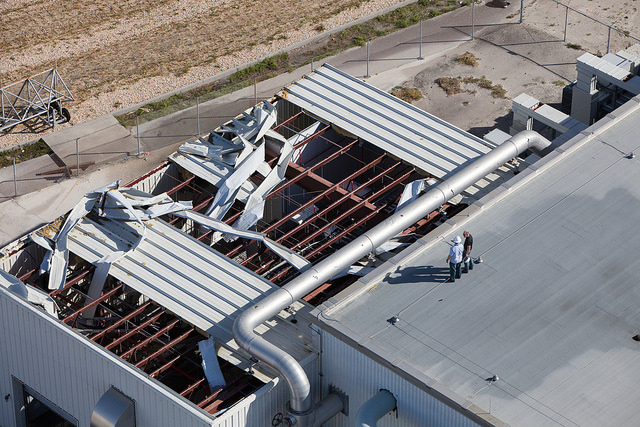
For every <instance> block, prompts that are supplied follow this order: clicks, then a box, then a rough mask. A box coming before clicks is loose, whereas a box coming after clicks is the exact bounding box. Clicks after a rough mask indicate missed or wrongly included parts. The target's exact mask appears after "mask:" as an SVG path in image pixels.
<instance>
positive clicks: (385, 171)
mask: <svg viewBox="0 0 640 427" xmlns="http://www.w3.org/2000/svg"><path fill="white" fill-rule="evenodd" d="M382 157H384V156H381V157H379V158H378V159H376V160H379V161H381V160H382ZM376 164H377V163H376ZM399 165H400V162H398V163H395V164H394V165H392V166H391V167H388V168H387V169H385V170H384V171H382V172H380V173H379V174H377V175H376V176H374V177H373V178H371V179H370V180H368V181H367V182H365V183H364V184H362V185H361V186H360V187H358V188H354V189H353V190H351V191H350V192H349V193H347V194H345V195H344V196H342V197H341V198H340V199H338V200H336V201H334V202H333V203H332V204H331V205H329V206H328V207H327V208H326V209H323V210H322V211H320V212H316V213H315V214H314V215H312V216H311V217H309V218H307V221H305V223H306V222H310V221H312V220H314V219H315V218H319V217H320V216H321V215H324V214H325V213H327V212H330V211H331V209H333V208H335V207H337V206H339V205H341V204H342V203H344V202H345V201H347V200H349V199H350V198H351V197H352V196H353V195H354V194H356V193H357V192H358V191H362V187H365V186H368V185H370V184H371V183H373V182H375V181H377V180H378V179H380V178H382V177H384V176H385V175H386V174H387V173H389V172H390V171H392V170H393V169H395V168H397V167H398V166H399ZM373 166H375V165H373V164H368V165H366V166H364V167H363V168H362V169H360V170H359V171H358V172H359V173H358V174H361V173H364V172H365V171H367V170H369V169H371V168H372V167H373ZM348 179H349V181H350V180H351V179H352V176H349V177H348ZM374 194H376V193H374ZM372 199H373V197H371V196H370V197H368V198H367V199H364V200H362V201H361V202H359V203H358V204H357V205H356V206H361V205H362V204H363V202H364V204H365V206H366V205H371V206H374V208H375V205H373V204H371V203H368V200H372ZM349 211H351V209H349ZM339 221H340V219H334V218H331V221H327V224H326V225H325V226H324V227H322V228H321V229H319V230H316V231H315V232H314V233H313V234H312V236H313V237H311V238H310V239H305V240H304V241H302V242H300V243H298V244H296V245H295V246H293V248H297V247H300V246H301V245H303V244H305V243H307V242H308V241H310V240H313V239H314V238H315V237H316V236H317V235H319V234H320V233H322V232H323V231H324V230H326V229H327V228H329V227H330V226H331V225H334V224H337V223H338V222H339ZM305 223H303V224H300V225H299V226H297V227H295V228H294V229H292V230H290V231H289V232H288V233H287V234H285V235H283V236H282V237H280V238H278V239H277V240H276V241H277V242H282V241H284V240H285V239H286V238H288V237H290V236H292V235H293V234H295V233H297V232H298V231H299V230H300V229H301V228H302V227H303V226H304V225H305ZM293 248H292V249H293Z"/></svg>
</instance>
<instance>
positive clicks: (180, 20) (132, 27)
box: [0, 0, 402, 148]
mask: <svg viewBox="0 0 640 427" xmlns="http://www.w3.org/2000/svg"><path fill="white" fill-rule="evenodd" d="M401 1H402V0H369V1H365V2H362V3H361V4H360V6H358V7H356V8H353V7H352V8H348V9H345V10H343V11H342V12H340V13H338V14H337V15H334V16H332V17H329V18H328V19H325V20H323V21H320V22H318V21H312V20H311V19H309V22H305V23H304V24H303V25H300V26H298V27H297V28H295V27H294V28H289V29H288V30H287V31H286V32H284V33H279V34H278V37H277V38H275V39H274V40H271V41H270V42H269V43H258V44H255V45H253V46H250V45H251V43H245V45H247V47H246V48H244V49H241V50H239V51H236V52H233V53H231V54H228V55H224V56H220V57H217V58H216V59H215V61H213V62H211V63H209V64H206V65H200V66H193V67H190V68H189V70H188V71H187V72H185V73H183V74H178V73H174V72H168V73H163V74H162V75H158V76H152V77H144V78H141V79H138V78H133V79H126V78H125V79H123V80H125V81H126V80H132V82H131V83H124V84H120V83H118V82H115V84H112V85H111V86H110V87H107V88H105V89H103V90H102V91H100V92H99V93H95V94H93V95H92V96H90V97H88V98H87V99H83V100H80V101H76V102H74V103H73V104H72V105H71V106H69V107H68V108H69V110H70V111H71V114H72V121H71V122H70V123H67V124H62V125H59V126H57V127H56V129H57V130H59V129H60V128H65V127H69V126H72V125H73V124H74V123H81V122H84V121H86V120H90V119H92V118H95V117H98V116H101V115H103V114H108V113H110V112H112V111H114V110H116V109H119V108H124V107H127V106H131V105H135V104H138V103H140V102H143V101H145V100H147V99H150V98H153V97H156V96H158V95H161V94H163V93H166V92H169V91H172V90H175V89H178V88H180V87H183V86H186V85H189V84H193V83H196V82H198V81H201V80H203V79H205V78H208V77H210V76H212V75H215V74H218V73H221V72H223V71H225V70H228V69H231V68H234V67H238V66H241V65H242V64H245V63H248V62H250V61H253V60H255V59H259V58H262V57H265V56H268V55H269V54H270V53H271V52H275V51H277V50H280V49H282V48H286V47H288V46H291V45H293V44H295V43H298V42H300V41H303V40H305V39H308V38H310V37H312V36H315V35H317V34H318V31H317V30H316V29H315V28H318V26H319V25H321V26H322V27H324V29H325V30H330V29H333V28H336V27H339V26H341V25H344V24H347V23H349V22H352V21H354V20H356V19H358V18H361V17H363V16H366V15H370V14H373V13H375V12H377V11H379V10H382V9H385V8H387V7H390V6H393V5H395V4H397V3H400V2H401ZM37 3H38V1H36V0H31V1H24V0H23V1H20V0H7V1H5V2H3V3H1V4H0V13H2V14H4V15H5V16H7V17H11V16H12V14H15V13H18V9H20V11H23V10H24V8H25V7H26V6H28V5H31V4H34V5H35V4H37ZM224 3H229V0H219V1H214V2H202V1H201V0H182V1H180V2H170V3H169V4H167V5H166V6H163V7H158V8H153V9H150V10H148V11H145V12H143V13H139V14H136V15H135V16H133V17H130V18H129V17H122V18H121V19H118V20H116V21H111V22H105V23H98V24H96V25H93V26H91V31H90V32H88V33H87V32H85V33H83V32H82V31H80V30H77V31H75V30H74V29H71V30H70V31H69V34H66V35H65V37H61V38H60V39H56V40H53V39H52V40H51V41H47V42H45V43H39V42H38V44H37V48H35V49H32V48H30V49H21V50H17V51H16V52H12V53H11V57H10V60H8V61H0V75H1V76H7V75H12V74H16V73H18V72H19V70H33V69H42V64H47V63H52V62H54V61H55V60H56V59H57V58H72V57H78V56H81V55H84V54H91V53H92V52H96V51H98V50H99V49H104V48H105V47H107V48H108V47H110V46H114V45H116V44H118V43H126V42H127V40H130V39H134V38H137V37H138V38H139V37H144V36H145V34H152V33H154V32H156V33H157V32H159V31H160V28H161V27H166V26H167V23H168V22H170V23H171V25H172V26H174V27H175V26H177V27H180V26H181V25H182V26H187V25H189V23H190V22H191V21H194V20H196V19H198V17H201V16H203V15H206V14H211V13H212V10H215V8H216V7H218V6H220V5H222V4H224ZM294 3H295V2H291V4H292V5H293V4H294ZM320 3H322V2H320ZM330 3H335V2H330ZM342 3H345V4H346V3H347V2H345V1H343V2H342ZM322 7H323V6H320V8H322ZM45 16H46V15H45ZM16 36H19V34H18V35H16ZM5 41H6V40H5ZM16 43H17V41H16ZM9 44H11V42H9ZM141 54H142V53H141ZM60 74H61V77H62V78H63V80H65V82H67V84H68V85H70V84H69V82H68V81H67V79H66V78H65V75H64V73H63V71H60ZM25 77H26V76H23V77H20V78H25ZM14 81H15V80H14ZM18 81H19V80H18ZM2 84H3V85H6V84H7V82H6V80H5V79H4V78H3V81H2ZM70 86H71V87H70V89H71V91H72V93H74V87H73V85H70ZM17 128H18V127H16V128H14V129H17ZM52 131H53V129H47V130H45V131H44V132H42V133H38V134H34V133H32V132H29V131H28V130H27V129H18V131H17V132H16V131H15V130H14V131H13V132H12V133H9V134H5V135H3V136H0V148H7V147H12V146H14V145H16V144H19V143H22V142H25V141H30V140H32V139H34V138H36V137H39V136H41V135H43V134H46V133H49V132H52Z"/></svg>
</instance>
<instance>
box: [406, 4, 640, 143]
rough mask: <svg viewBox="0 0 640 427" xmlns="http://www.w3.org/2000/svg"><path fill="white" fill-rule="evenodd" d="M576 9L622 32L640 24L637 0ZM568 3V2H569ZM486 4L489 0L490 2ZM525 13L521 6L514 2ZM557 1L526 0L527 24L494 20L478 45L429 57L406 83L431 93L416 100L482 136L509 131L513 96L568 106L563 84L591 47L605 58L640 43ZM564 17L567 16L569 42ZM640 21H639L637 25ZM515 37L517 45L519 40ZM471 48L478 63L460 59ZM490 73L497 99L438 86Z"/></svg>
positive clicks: (486, 92) (473, 88) (475, 89)
mask: <svg viewBox="0 0 640 427" xmlns="http://www.w3.org/2000/svg"><path fill="white" fill-rule="evenodd" d="M566 3H568V4H569V6H570V7H572V8H573V9H575V10H577V11H579V12H581V13H584V14H585V15H588V16H591V17H592V18H594V19H597V20H598V21H601V22H605V23H608V24H610V25H615V26H616V28H619V29H620V30H623V31H624V30H626V29H629V30H630V34H631V35H633V36H635V37H638V36H640V32H639V33H635V32H634V28H640V15H639V14H638V11H637V9H636V2H630V1H601V0H572V1H569V2H566ZM566 3H565V4H566ZM484 7H486V3H485V4H484ZM507 7H508V9H509V10H510V11H513V14H512V16H517V15H518V14H519V9H520V4H519V2H517V1H512V4H511V5H509V6H507ZM565 13H566V8H565V7H563V6H559V5H558V4H557V3H555V2H554V1H552V0H533V1H532V2H529V3H527V2H525V9H524V20H523V22H524V23H523V24H522V25H496V26H493V25H489V26H486V27H480V28H482V30H481V32H480V36H479V37H478V39H477V40H475V41H473V42H468V43H465V44H463V45H462V46H459V47H458V48H456V49H455V50H453V51H450V52H448V53H447V54H446V55H444V56H442V57H440V58H436V59H433V60H431V61H429V63H428V64H426V65H425V66H424V67H421V68H420V69H417V70H416V71H415V72H414V73H413V76H412V77H411V78H409V79H407V80H406V81H405V82H403V83H402V85H403V86H405V87H411V88H417V89H419V90H420V91H421V92H422V93H423V95H424V97H423V98H422V99H421V100H419V101H414V102H413V104H414V105H415V106H417V107H419V108H421V109H423V110H425V111H427V112H430V113H432V114H434V115H436V116H438V117H440V118H443V119H445V120H447V121H448V122H450V123H452V124H454V125H456V126H458V127H460V128H462V129H464V130H467V131H469V132H470V133H472V134H474V135H476V136H479V137H482V136H484V135H485V134H486V133H488V132H489V131H490V130H492V129H493V128H498V129H500V130H502V131H505V132H509V128H510V126H511V122H512V112H511V107H512V99H513V98H515V97H516V96H518V95H520V94H521V93H526V94H528V95H530V96H533V97H534V98H537V99H538V100H540V101H542V102H544V103H547V104H550V105H551V106H553V107H555V108H557V109H561V101H562V89H563V87H564V86H565V85H567V84H568V83H571V82H572V81H574V80H575V78H576V66H575V62H576V59H577V58H578V57H579V56H581V55H582V54H584V53H585V52H589V53H592V54H596V55H599V56H602V55H604V54H606V53H607V42H608V43H609V45H610V46H609V50H610V51H611V52H617V51H619V50H622V49H625V48H627V47H629V46H631V45H632V44H635V43H640V42H638V41H636V40H634V39H633V38H631V37H626V36H625V34H624V33H622V34H620V33H618V32H616V31H615V30H612V32H611V35H610V36H609V29H608V27H606V26H603V25H601V24H599V23H597V22H595V21H593V20H592V19H588V18H587V17H586V16H584V15H581V14H580V13H578V12H576V11H572V10H569V14H568V15H566V14H565ZM565 17H566V18H567V33H566V41H564V40H563V39H564V25H565ZM636 24H638V26H636ZM514 41H515V42H514ZM466 52H470V53H471V55H473V57H475V58H477V66H475V67H474V66H472V65H466V64H463V63H460V62H458V61H456V58H458V57H459V56H460V55H464V54H465V53H466ZM483 77H484V78H486V80H487V81H488V82H489V83H491V85H493V87H497V86H499V87H501V88H503V89H504V90H505V91H506V92H505V94H504V96H497V97H495V96H492V94H491V90H490V89H487V88H483V87H481V86H480V85H479V84H477V83H469V84H465V83H462V84H461V89H462V92H460V93H457V94H450V95H448V94H447V93H446V92H445V91H444V90H443V89H442V88H441V87H440V86H439V85H438V83H436V80H437V79H440V78H460V79H465V78H475V79H480V78H483Z"/></svg>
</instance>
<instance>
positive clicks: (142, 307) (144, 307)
mask: <svg viewBox="0 0 640 427" xmlns="http://www.w3.org/2000/svg"><path fill="white" fill-rule="evenodd" d="M149 304H151V301H147V302H146V303H144V304H143V305H141V306H140V307H138V308H136V309H135V310H134V311H132V312H131V313H129V314H127V315H126V316H124V317H122V318H121V319H120V320H118V321H117V322H115V323H114V324H113V325H111V326H109V327H108V328H106V329H103V330H102V331H100V332H99V333H98V334H96V335H94V336H92V337H91V339H92V340H93V341H95V342H98V340H99V339H100V338H102V337H104V336H105V335H106V334H108V333H109V332H111V331H112V330H114V329H115V328H117V327H118V326H120V325H122V324H123V323H124V322H126V321H128V320H131V319H133V318H134V317H136V316H137V315H138V314H140V313H142V312H143V311H144V310H145V309H146V308H147V307H148V306H149Z"/></svg>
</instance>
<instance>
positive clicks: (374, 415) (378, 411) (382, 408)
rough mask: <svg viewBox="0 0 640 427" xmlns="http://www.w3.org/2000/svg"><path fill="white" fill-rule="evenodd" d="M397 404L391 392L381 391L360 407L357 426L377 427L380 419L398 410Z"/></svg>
mask: <svg viewBox="0 0 640 427" xmlns="http://www.w3.org/2000/svg"><path fill="white" fill-rule="evenodd" d="M396 403H397V402H396V398H395V397H393V394H391V392H390V391H389V390H380V391H379V392H378V394H376V395H375V396H373V397H372V398H371V399H369V400H367V401H366V402H364V404H363V405H362V406H361V407H360V409H359V410H358V414H357V415H356V423H355V426H356V427H376V426H377V425H378V420H379V419H380V418H382V417H384V416H385V414H387V413H389V412H391V411H393V410H394V409H396Z"/></svg>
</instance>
